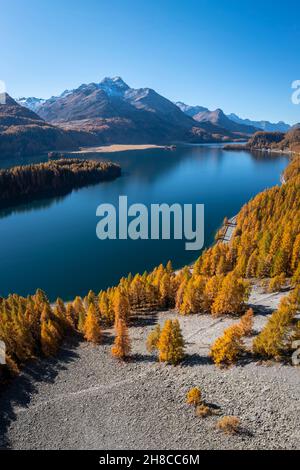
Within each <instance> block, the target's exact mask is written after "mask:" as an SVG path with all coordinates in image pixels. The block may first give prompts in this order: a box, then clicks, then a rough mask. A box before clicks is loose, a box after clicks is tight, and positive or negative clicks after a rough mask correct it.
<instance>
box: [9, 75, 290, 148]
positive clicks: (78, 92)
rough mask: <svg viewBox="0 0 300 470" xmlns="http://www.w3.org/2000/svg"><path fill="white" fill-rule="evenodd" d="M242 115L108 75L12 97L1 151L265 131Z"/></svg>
mask: <svg viewBox="0 0 300 470" xmlns="http://www.w3.org/2000/svg"><path fill="white" fill-rule="evenodd" d="M230 116H233V115H230ZM234 116H235V115H234ZM238 119H239V118H237V117H235V118H234V119H233V118H230V117H229V116H226V115H225V114H224V113H223V111H222V110H221V109H217V110H215V111H210V110H208V109H207V108H204V107H202V106H189V105H186V104H184V103H182V102H178V103H173V102H171V101H170V100H168V99H167V98H165V97H163V96H162V95H160V94H158V93H157V92H156V91H155V90H153V89H151V88H139V89H134V88H130V87H129V86H128V85H127V84H126V83H125V82H124V81H123V80H122V78H120V77H114V78H109V77H107V78H105V79H104V80H102V81H101V82H100V83H89V84H83V85H80V86H79V87H78V88H76V89H73V90H65V91H64V92H63V93H62V94H61V95H59V96H53V97H51V98H50V99H41V98H35V97H31V98H20V99H18V100H16V101H14V100H13V99H12V98H10V97H8V99H7V104H6V105H1V107H0V150H1V151H2V153H6V154H25V155H29V154H34V153H39V152H44V151H45V150H50V149H51V150H52V149H53V150H56V149H60V150H64V149H69V148H76V146H78V145H81V146H85V145H88V146H92V145H102V144H110V143H115V144H117V143H121V144H140V143H149V144H150V143H155V144H169V143H174V142H190V143H207V142H230V141H241V140H248V138H249V136H251V135H252V134H254V133H255V132H256V131H257V130H260V129H261V127H259V126H258V123H257V122H255V123H254V122H253V123H252V121H248V120H240V121H243V122H238ZM253 124H255V125H253ZM268 124H270V125H271V123H268ZM279 124H281V125H283V124H284V123H279Z"/></svg>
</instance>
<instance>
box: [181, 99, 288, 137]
mask: <svg viewBox="0 0 300 470" xmlns="http://www.w3.org/2000/svg"><path fill="white" fill-rule="evenodd" d="M175 104H176V105H177V106H178V107H179V108H180V109H181V110H182V111H183V112H184V113H186V114H187V115H188V116H191V117H192V118H194V119H195V120H196V121H199V122H203V121H204V122H207V121H209V122H212V123H216V124H218V125H220V126H222V127H224V128H225V129H228V130H233V131H234V130H236V129H241V132H245V131H246V130H248V132H249V133H253V129H254V132H255V131H258V130H263V131H266V132H288V131H289V130H290V129H291V128H292V126H290V125H289V124H286V123H285V122H283V121H279V122H277V123H273V122H269V121H251V119H242V118H240V117H239V116H237V115H236V114H234V113H231V114H227V115H226V114H225V113H224V112H223V111H222V110H221V109H216V110H215V111H210V110H209V109H208V108H204V107H202V106H189V105H187V104H185V103H182V102H181V101H178V102H177V103H175ZM232 123H234V124H238V127H236V126H234V125H232ZM239 126H245V127H239Z"/></svg>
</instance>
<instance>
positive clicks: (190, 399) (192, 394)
mask: <svg viewBox="0 0 300 470" xmlns="http://www.w3.org/2000/svg"><path fill="white" fill-rule="evenodd" d="M186 402H187V403H188V404H189V405H193V406H195V407H197V406H198V405H201V403H202V396H201V390H200V389H199V388H198V387H194V388H192V389H191V390H190V391H189V392H188V393H187V395H186Z"/></svg>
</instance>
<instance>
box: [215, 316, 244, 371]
mask: <svg viewBox="0 0 300 470" xmlns="http://www.w3.org/2000/svg"><path fill="white" fill-rule="evenodd" d="M243 350H244V345H243V341H242V331H241V328H240V327H239V326H238V325H232V326H230V327H229V328H226V330H225V331H224V333H223V335H222V336H221V337H220V338H218V339H217V340H216V341H215V342H214V344H213V345H212V347H211V349H210V356H211V358H212V360H213V361H214V363H215V364H216V365H218V366H220V365H222V364H226V365H230V364H233V363H234V362H236V361H237V359H238V358H239V357H240V355H241V354H242V352H243Z"/></svg>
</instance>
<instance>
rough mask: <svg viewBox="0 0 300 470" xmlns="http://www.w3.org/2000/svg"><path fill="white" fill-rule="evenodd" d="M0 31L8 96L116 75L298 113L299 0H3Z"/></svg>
mask: <svg viewBox="0 0 300 470" xmlns="http://www.w3.org/2000/svg"><path fill="white" fill-rule="evenodd" d="M0 40H1V55H2V57H1V66H0V80H4V81H5V82H6V85H7V89H8V92H9V93H10V94H11V95H12V96H14V97H18V96H38V97H49V96H51V95H56V94H59V93H61V92H62V91H63V90H64V89H66V88H74V87H77V86H78V85H80V84H81V83H88V82H92V81H94V82H98V81H100V80H101V79H102V78H103V77H104V76H115V75H120V76H121V77H122V78H123V79H124V80H125V81H126V82H127V83H128V84H129V85H130V86H132V87H144V86H148V87H151V88H154V89H155V90H156V91H158V92H159V93H161V94H163V95H164V96H166V97H168V98H169V99H171V100H182V101H184V102H186V103H189V104H200V105H203V106H207V107H208V108H210V109H215V108H217V107H221V108H222V109H224V111H225V112H227V113H229V112H235V113H237V114H239V115H241V116H242V117H249V118H252V119H269V120H275V121H278V120H285V121H287V122H290V123H295V122H299V121H300V105H298V106H296V105H294V104H292V102H291V94H292V89H291V83H292V82H293V81H294V80H300V58H299V45H300V2H299V0H285V1H284V2H279V1H271V0H252V1H247V0H242V1H241V0H223V1H221V0H185V1H183V0H151V1H150V0H149V1H146V0H84V1H83V0H72V1H71V0H51V1H43V2H41V1H40V0H26V2H25V1H23V0H1V28H0Z"/></svg>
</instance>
